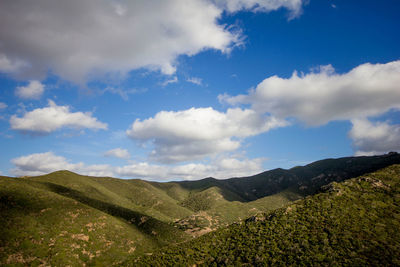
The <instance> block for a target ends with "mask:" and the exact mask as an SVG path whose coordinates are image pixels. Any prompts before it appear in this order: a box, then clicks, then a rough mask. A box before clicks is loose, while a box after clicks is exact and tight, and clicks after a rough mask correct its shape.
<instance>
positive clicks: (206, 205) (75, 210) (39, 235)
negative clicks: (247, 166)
mask: <svg viewBox="0 0 400 267" xmlns="http://www.w3.org/2000/svg"><path fill="white" fill-rule="evenodd" d="M394 163H398V164H400V155H398V154H397V153H391V154H388V155H383V156H374V157H352V158H341V159H329V160H322V161H318V162H315V163H312V164H309V165H307V166H304V167H296V168H293V169H290V170H283V169H276V170H272V171H267V172H264V173H261V174H258V175H255V176H251V177H244V178H232V179H226V180H216V179H213V178H206V179H203V180H198V181H184V182H167V183H156V182H147V181H143V180H138V179H132V180H124V179H115V178H110V177H90V176H83V175H79V174H75V173H72V172H69V171H58V172H54V173H51V174H47V175H42V176H37V177H23V178H10V177H0V214H1V216H0V225H2V226H4V227H1V229H0V265H3V264H5V263H9V264H15V263H22V264H41V263H43V264H52V265H65V264H67V265H68V264H72V265H82V264H84V263H85V264H95V263H96V262H102V263H104V264H107V265H110V264H117V263H118V262H121V261H123V260H124V259H126V257H128V256H132V257H137V256H140V255H143V254H144V253H150V252H153V251H155V250H158V249H160V248H162V247H164V246H166V245H170V244H173V243H181V242H184V241H187V240H189V239H192V238H193V237H198V236H200V235H203V234H206V233H208V232H210V231H214V230H217V229H220V228H221V227H225V226H228V225H230V224H232V223H238V222H241V221H242V220H244V219H246V218H248V217H251V216H254V215H256V214H260V213H262V212H268V211H273V210H276V209H278V208H281V207H283V206H285V205H288V204H289V203H291V202H293V201H296V200H299V199H302V198H304V197H305V196H308V195H310V194H314V193H315V192H317V191H318V190H320V188H321V186H323V185H327V184H329V183H330V182H332V181H343V180H345V179H348V178H351V177H355V176H357V175H362V174H365V173H366V172H370V171H375V170H377V169H380V168H382V167H386V166H389V165H392V164H394Z"/></svg>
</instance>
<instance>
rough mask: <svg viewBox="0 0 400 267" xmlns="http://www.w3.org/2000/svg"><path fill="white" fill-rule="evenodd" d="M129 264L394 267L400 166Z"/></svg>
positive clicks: (398, 252) (398, 246)
mask: <svg viewBox="0 0 400 267" xmlns="http://www.w3.org/2000/svg"><path fill="white" fill-rule="evenodd" d="M323 190H324V191H325V192H323V193H319V194H317V195H314V196H310V197H307V198H305V199H303V200H299V201H296V202H295V203H293V204H291V205H288V206H286V207H284V208H281V209H278V210H275V211H272V212H269V213H264V214H260V215H258V216H254V217H250V218H249V219H247V220H246V221H245V222H242V223H236V224H233V225H231V226H229V227H227V228H224V229H221V230H218V231H215V232H213V233H209V234H207V235H204V236H202V237H199V238H197V239H195V240H193V241H190V242H188V243H185V244H180V245H179V246H170V247H168V248H166V249H163V250H161V251H159V252H157V253H155V254H153V255H151V256H145V257H142V258H140V259H136V260H135V259H132V260H131V261H128V262H127V263H126V264H129V265H137V266H143V265H150V264H151V265H153V266H154V265H157V266H166V265H170V266H172V265H183V266H191V265H193V266H195V265H199V266H203V265H204V266H214V265H215V266H216V265H218V266H219V265H223V266H225V265H248V266H253V265H256V266H264V265H293V264H296V265H351V266H366V265H373V266H378V265H379V266H395V265H397V266H398V265H400V232H399V231H398V230H399V229H400V205H399V204H400V165H393V166H391V167H387V168H385V169H383V170H380V171H377V172H374V173H370V174H366V175H363V176H360V177H358V178H353V179H350V180H347V181H344V182H342V183H336V182H333V183H331V184H329V185H327V186H324V187H323Z"/></svg>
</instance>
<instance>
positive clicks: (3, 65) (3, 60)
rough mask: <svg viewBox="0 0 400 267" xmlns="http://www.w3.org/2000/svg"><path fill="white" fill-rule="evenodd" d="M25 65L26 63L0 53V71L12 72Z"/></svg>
mask: <svg viewBox="0 0 400 267" xmlns="http://www.w3.org/2000/svg"><path fill="white" fill-rule="evenodd" d="M26 66H27V64H26V63H25V62H23V61H21V60H19V59H14V60H10V59H9V58H8V57H7V56H6V55H4V54H0V72H4V73H13V72H17V71H19V70H20V69H21V68H24V67H26Z"/></svg>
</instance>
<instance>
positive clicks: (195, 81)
mask: <svg viewBox="0 0 400 267" xmlns="http://www.w3.org/2000/svg"><path fill="white" fill-rule="evenodd" d="M186 81H188V82H190V83H193V84H197V85H202V83H203V80H202V79H201V78H198V77H190V78H188V79H187V80H186Z"/></svg>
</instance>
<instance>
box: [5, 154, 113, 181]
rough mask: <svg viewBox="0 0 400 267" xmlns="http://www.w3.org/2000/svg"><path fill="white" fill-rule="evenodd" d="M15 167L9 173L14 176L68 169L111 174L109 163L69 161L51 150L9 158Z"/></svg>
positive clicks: (83, 172)
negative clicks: (97, 163)
mask: <svg viewBox="0 0 400 267" xmlns="http://www.w3.org/2000/svg"><path fill="white" fill-rule="evenodd" d="M11 163H13V164H14V165H15V168H14V169H12V170H11V174H13V175H15V176H26V175H28V176H34V175H42V174H47V173H50V172H54V171H59V170H69V171H73V172H78V173H80V174H85V175H93V176H112V175H113V174H114V173H113V172H112V168H111V167H110V166H109V165H85V164H84V163H82V162H80V163H70V162H69V161H68V160H67V159H66V158H64V157H62V156H57V155H55V154H54V153H53V152H45V153H35V154H30V155H27V156H22V157H18V158H15V159H12V160H11Z"/></svg>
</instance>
